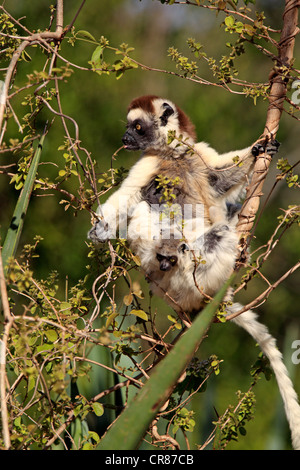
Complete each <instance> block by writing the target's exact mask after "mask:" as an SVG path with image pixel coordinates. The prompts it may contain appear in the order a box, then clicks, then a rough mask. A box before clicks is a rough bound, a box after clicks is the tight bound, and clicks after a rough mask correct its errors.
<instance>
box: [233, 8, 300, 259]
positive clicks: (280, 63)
mask: <svg viewBox="0 0 300 470" xmlns="http://www.w3.org/2000/svg"><path fill="white" fill-rule="evenodd" d="M299 6H300V1H299V0H285V9H284V12H283V28H282V32H281V37H280V41H279V43H278V56H277V63H276V66H275V67H274V69H273V70H272V72H271V75H270V84H271V89H270V95H269V107H268V111H267V118H266V124H265V129H264V133H263V135H264V137H266V138H267V139H274V138H275V136H276V133H277V131H278V128H279V121H280V118H281V114H282V111H283V105H284V101H285V98H286V91H287V83H288V80H287V78H286V75H285V73H284V70H285V71H286V70H288V69H289V68H290V66H291V65H292V61H293V53H294V45H295V37H296V35H297V34H298V33H299V28H298V26H297V24H298V8H299ZM270 163H271V159H270V157H269V155H268V154H267V153H264V154H262V155H260V156H259V157H258V158H257V161H256V163H255V166H254V171H253V177H252V180H251V183H250V185H249V187H248V190H247V195H246V199H245V202H244V204H243V207H242V210H241V213H240V216H239V221H238V224H237V230H238V232H239V233H240V234H241V240H240V251H241V255H240V258H239V261H238V263H237V267H239V265H240V263H242V262H243V260H244V259H245V253H246V250H247V246H248V245H249V242H250V240H251V237H250V236H249V235H250V232H251V230H252V227H253V223H254V219H255V215H256V213H257V210H258V207H259V201H260V197H261V196H262V194H263V193H262V188H263V184H264V181H265V179H266V176H267V174H268V169H269V166H270Z"/></svg>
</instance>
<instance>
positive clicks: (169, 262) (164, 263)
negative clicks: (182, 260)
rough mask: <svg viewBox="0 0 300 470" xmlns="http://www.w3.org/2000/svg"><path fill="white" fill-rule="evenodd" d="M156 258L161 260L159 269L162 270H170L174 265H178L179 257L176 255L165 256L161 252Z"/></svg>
mask: <svg viewBox="0 0 300 470" xmlns="http://www.w3.org/2000/svg"><path fill="white" fill-rule="evenodd" d="M156 259H157V261H158V262H159V269H160V270H161V271H170V269H172V268H173V267H174V266H176V264H177V261H178V258H177V256H176V255H173V256H164V255H162V254H160V253H157V254H156Z"/></svg>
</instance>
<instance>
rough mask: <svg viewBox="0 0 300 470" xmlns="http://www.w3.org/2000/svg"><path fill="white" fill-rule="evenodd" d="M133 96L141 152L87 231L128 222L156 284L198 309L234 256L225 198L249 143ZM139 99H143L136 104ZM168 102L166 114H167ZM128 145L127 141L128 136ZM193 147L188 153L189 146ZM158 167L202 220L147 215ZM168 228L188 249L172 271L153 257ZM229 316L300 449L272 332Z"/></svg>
mask: <svg viewBox="0 0 300 470" xmlns="http://www.w3.org/2000/svg"><path fill="white" fill-rule="evenodd" d="M134 101H136V102H135V103H134V102H133V105H131V106H130V108H129V109H130V110H129V112H128V116H127V121H128V129H129V131H127V132H129V134H128V135H129V137H130V138H133V140H134V141H135V142H137V148H140V149H142V150H143V153H142V155H141V157H140V159H139V160H138V161H137V163H136V164H135V165H134V166H133V167H132V168H131V170H130V172H129V174H128V176H127V178H126V179H125V180H124V182H123V183H122V185H121V187H120V188H119V189H118V190H117V191H116V192H115V193H114V194H113V195H112V196H110V197H109V198H108V200H107V201H106V203H105V204H104V205H103V206H102V207H101V209H100V208H99V210H98V214H99V216H102V215H103V216H104V220H99V222H98V223H96V225H95V226H94V227H93V228H92V229H91V231H90V232H89V237H90V238H91V239H92V240H93V241H94V242H103V241H105V240H107V239H108V238H115V237H116V229H117V228H118V227H119V228H120V227H121V226H122V224H124V223H125V224H127V229H128V234H127V236H128V241H129V243H130V246H131V248H132V250H133V251H134V252H135V254H137V255H138V256H139V257H140V259H141V266H142V268H143V270H144V271H145V273H146V276H147V278H148V280H149V282H150V283H151V289H152V290H153V292H154V293H156V294H157V295H158V296H160V297H163V298H165V300H166V301H167V302H168V303H169V304H170V305H172V307H173V308H174V309H175V310H177V311H178V310H183V311H185V312H191V311H193V310H198V311H199V310H200V309H201V307H202V306H203V300H204V299H205V297H206V296H207V295H209V296H213V295H214V294H215V293H216V292H217V291H218V290H219V289H220V287H221V286H222V285H223V283H224V282H225V281H226V279H227V278H228V277H229V275H230V274H231V272H232V268H233V266H234V263H235V258H236V250H237V243H238V235H237V233H236V229H235V222H234V220H231V221H228V220H226V211H227V206H226V203H233V204H235V203H236V202H237V201H238V200H239V198H240V197H242V196H243V194H244V188H245V185H246V183H247V178H248V177H249V175H251V171H252V167H253V162H254V157H253V154H252V147H247V148H246V149H243V150H235V151H231V152H228V153H225V154H222V155H220V154H218V153H217V152H216V151H215V150H214V149H212V148H211V147H210V146H209V145H208V144H207V143H205V142H199V143H196V142H195V139H194V134H193V131H192V130H191V127H189V123H190V122H188V123H187V121H185V119H186V118H187V117H186V116H185V115H184V113H182V112H181V110H179V109H178V108H177V107H176V105H175V104H174V103H172V102H171V101H169V100H163V99H161V98H157V97H142V98H141V99H138V100H134ZM137 103H142V105H141V106H138V105H137ZM166 110H167V114H164V113H165V111H166ZM168 111H170V112H168ZM164 117H165V119H164ZM187 119H188V118H187ZM180 120H181V121H180ZM136 121H140V122H142V123H143V125H145V126H146V127H147V126H148V128H150V130H151V132H150V133H149V136H150V137H149V141H147V139H146V138H147V135H148V134H145V135H141V136H138V135H137V136H135V134H134V129H133V127H134V125H135V122H136ZM180 122H181V124H180ZM190 124H191V123H190ZM169 131H173V132H174V131H175V134H176V135H177V136H180V135H181V136H182V137H181V138H180V139H179V140H180V142H179V141H178V140H177V139H174V140H173V141H172V142H171V143H170V144H168V137H169ZM130 133H131V134H130ZM126 134H127V133H126ZM126 134H125V135H126ZM132 136H133V137H132ZM124 137H125V136H124ZM139 139H140V140H139ZM138 142H140V147H139V144H138ZM127 147H128V148H129V149H130V143H129V144H128V145H127ZM191 147H192V148H193V149H194V150H193V153H192V152H190V149H191ZM137 148H132V149H133V150H136V149H137ZM235 157H239V161H240V162H242V166H241V167H240V166H239V167H234V161H233V159H234V158H235ZM230 168H232V170H230ZM221 170H222V171H223V170H225V172H224V173H223V176H222V173H219V172H220V171H221ZM160 174H162V175H165V176H168V177H170V178H171V179H172V177H174V176H175V175H176V176H179V177H180V178H182V179H183V184H182V186H181V189H180V194H179V196H183V197H184V203H191V204H192V205H194V206H196V205H197V204H198V203H199V204H202V205H203V208H204V211H203V214H202V215H201V211H200V212H195V214H196V215H195V214H194V215H193V219H192V222H195V220H196V219H199V220H200V222H201V223H200V224H196V225H197V230H194V229H193V226H192V225H190V227H189V228H191V227H192V229H190V230H186V231H185V233H180V229H179V228H178V227H176V226H174V225H172V227H166V226H164V225H163V224H162V225H159V224H158V222H157V217H156V218H155V217H154V219H153V218H152V215H153V214H152V213H151V208H150V205H149V203H148V202H149V200H146V199H147V197H148V198H149V199H150V198H151V196H153V193H152V194H151V191H150V189H151V187H150V189H149V188H148V189H147V185H149V184H150V183H151V182H152V181H154V180H155V177H157V176H158V175H160ZM218 175H220V176H218ZM224 175H225V176H224ZM211 176H212V177H213V178H214V179H215V181H216V183H215V184H214V182H213V181H214V180H212V179H210V178H211ZM151 184H152V183H151ZM227 186H228V187H227ZM145 188H146V190H147V191H149V194H148V193H147V194H146V198H145V196H144V194H143V191H144V190H145ZM220 214H221V215H220ZM199 220H197V222H199ZM175 221H176V220H175ZM157 228H158V230H157ZM168 228H169V229H170V230H171V231H172V232H173V235H174V234H175V235H176V234H177V235H178V233H179V235H180V236H179V237H177V239H176V236H175V242H176V243H177V244H178V243H180V238H181V237H182V235H184V238H185V240H186V241H187V243H188V244H189V245H190V251H188V252H181V253H180V255H179V256H178V263H177V265H176V266H175V267H174V268H173V269H171V270H170V271H167V272H162V271H161V270H160V269H159V266H158V264H157V260H156V250H157V247H158V246H159V244H160V243H161V242H162V243H163V244H167V245H170V244H171V241H170V240H168V238H169V233H168V235H167V237H164V233H165V231H166V232H168V230H166V229H168ZM170 230H169V232H170ZM176 243H175V245H176ZM199 256H200V257H201V258H200V260H199ZM204 262H205V264H204ZM195 263H196V264H195ZM238 307H239V306H238V304H233V306H232V307H230V308H228V311H229V312H236V311H237V310H236V308H238ZM233 321H234V323H236V324H237V325H239V326H241V327H242V328H244V329H245V330H246V331H248V332H249V334H250V335H251V336H252V337H253V338H254V339H255V340H256V341H257V342H258V344H259V345H260V347H261V349H262V351H263V352H264V353H265V354H266V356H267V357H268V358H269V360H270V363H271V365H272V367H273V369H274V372H275V375H276V378H277V382H278V386H279V389H280V392H281V395H282V398H283V401H284V405H285V409H286V415H287V418H288V421H289V424H290V428H291V433H292V441H293V446H294V448H295V449H299V450H300V407H299V404H298V401H297V395H296V392H295V391H294V389H293V385H292V383H291V381H290V379H289V378H288V374H287V370H286V368H285V366H284V364H283V361H282V356H281V354H280V352H279V351H278V350H277V348H276V344H275V340H274V338H272V336H271V335H270V334H269V332H268V330H267V328H266V327H265V326H264V325H261V324H260V323H259V322H258V321H257V320H256V315H255V314H254V313H253V312H251V311H248V312H245V313H243V314H241V315H240V316H238V317H236V318H235V319H234V320H233Z"/></svg>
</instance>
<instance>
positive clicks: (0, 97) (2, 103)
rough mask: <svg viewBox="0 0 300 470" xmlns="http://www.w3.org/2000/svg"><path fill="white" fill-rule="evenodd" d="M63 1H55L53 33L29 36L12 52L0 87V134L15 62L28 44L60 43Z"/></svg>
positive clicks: (45, 32)
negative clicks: (54, 27)
mask: <svg viewBox="0 0 300 470" xmlns="http://www.w3.org/2000/svg"><path fill="white" fill-rule="evenodd" d="M63 6H64V2H63V0H57V5H56V30H55V31H54V32H53V31H44V32H41V33H35V34H31V35H30V36H27V37H24V39H23V41H22V42H21V44H20V45H19V47H18V48H17V49H16V50H15V51H14V53H13V56H12V59H11V61H10V64H9V66H8V68H7V72H6V76H5V81H4V82H3V84H2V87H0V132H1V129H2V123H3V119H4V114H5V108H6V102H7V97H8V90H9V86H10V82H11V79H12V76H13V73H14V70H15V68H16V65H17V62H18V60H19V58H20V56H21V54H22V52H23V51H24V50H25V49H26V47H27V46H28V45H29V44H33V43H36V42H37V43H39V42H40V43H44V41H47V40H52V41H53V40H54V41H60V40H61V38H62V37H63V34H64V28H63Z"/></svg>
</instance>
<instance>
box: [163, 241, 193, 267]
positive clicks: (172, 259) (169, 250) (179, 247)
mask: <svg viewBox="0 0 300 470" xmlns="http://www.w3.org/2000/svg"><path fill="white" fill-rule="evenodd" d="M187 251H189V247H188V245H187V244H186V243H185V242H183V241H182V240H176V239H174V238H171V239H170V240H162V241H161V243H160V244H159V245H158V246H157V248H156V259H157V261H158V263H159V269H160V270H161V271H170V270H171V269H172V268H174V267H175V266H178V262H179V257H180V255H183V254H185V253H186V252H187Z"/></svg>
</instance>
